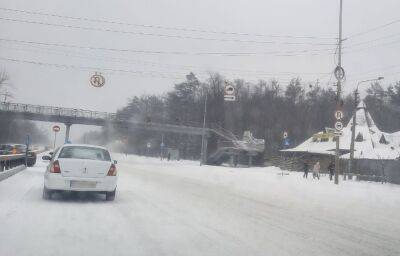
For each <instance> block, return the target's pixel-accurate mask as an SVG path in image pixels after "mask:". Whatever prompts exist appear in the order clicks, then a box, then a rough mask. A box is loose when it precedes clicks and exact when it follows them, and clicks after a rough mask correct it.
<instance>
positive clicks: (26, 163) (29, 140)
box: [25, 134, 31, 166]
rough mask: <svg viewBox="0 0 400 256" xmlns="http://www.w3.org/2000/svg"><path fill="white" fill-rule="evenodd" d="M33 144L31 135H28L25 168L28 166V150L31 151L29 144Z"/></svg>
mask: <svg viewBox="0 0 400 256" xmlns="http://www.w3.org/2000/svg"><path fill="white" fill-rule="evenodd" d="M30 142H31V138H30V137H29V134H27V135H26V138H25V145H26V150H25V166H28V150H29V144H30Z"/></svg>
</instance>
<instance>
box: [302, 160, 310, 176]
mask: <svg viewBox="0 0 400 256" xmlns="http://www.w3.org/2000/svg"><path fill="white" fill-rule="evenodd" d="M308 171H309V166H308V163H307V162H305V161H304V164H303V172H304V174H303V178H306V179H307V177H308Z"/></svg>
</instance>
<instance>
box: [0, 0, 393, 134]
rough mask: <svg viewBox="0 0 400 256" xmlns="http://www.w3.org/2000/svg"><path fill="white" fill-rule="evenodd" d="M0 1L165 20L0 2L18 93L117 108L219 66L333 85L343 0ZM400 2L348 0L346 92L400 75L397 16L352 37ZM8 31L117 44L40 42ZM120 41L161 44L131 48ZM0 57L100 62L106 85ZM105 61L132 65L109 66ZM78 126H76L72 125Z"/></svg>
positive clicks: (235, 72)
mask: <svg viewBox="0 0 400 256" xmlns="http://www.w3.org/2000/svg"><path fill="white" fill-rule="evenodd" d="M0 8H10V9H16V10H23V11H34V12H43V13H48V14H56V15H63V16H73V17H81V18H88V19H102V20H107V21H116V22H123V23H130V24H137V25H151V26H156V27H158V26H162V27H164V28H155V27H152V28H150V27H146V26H133V25H118V24H114V25H113V24H107V23H100V22H89V21H84V20H72V19H66V18H59V17H54V16H44V15H33V14H28V13H22V12H13V11H5V10H4V9H3V10H0V31H1V34H0V68H1V69H4V70H5V71H7V72H8V73H9V75H10V79H11V80H10V82H11V84H12V88H11V89H10V90H11V91H12V93H13V94H14V99H13V100H14V101H15V102H24V103H32V104H44V105H58V106H65V107H73V108H84V109H93V110H99V111H110V112H113V111H116V110H117V109H118V108H120V107H122V106H124V105H125V104H126V102H127V99H128V98H129V97H131V96H134V95H139V94H142V93H155V92H159V93H162V92H164V91H167V90H169V89H171V88H172V87H173V85H174V83H177V82H180V81H182V80H183V79H184V75H185V74H186V73H188V72H190V71H193V72H194V73H195V74H197V75H198V77H199V78H201V79H205V78H206V77H207V72H209V71H215V72H220V73H221V74H223V75H224V76H225V77H226V78H227V79H231V80H232V79H235V78H244V79H246V80H249V81H257V80H258V79H265V80H269V79H271V78H277V79H279V80H280V81H281V82H282V84H283V85H284V84H285V83H286V82H287V81H288V80H289V79H290V78H291V77H295V76H299V77H301V78H302V79H303V80H304V81H316V80H317V79H319V81H320V82H321V84H322V85H324V86H327V85H326V84H327V83H328V81H329V80H330V78H331V75H330V74H329V72H331V71H332V70H333V69H334V67H335V62H334V55H333V53H332V52H333V51H334V50H335V45H334V44H335V39H334V38H335V37H337V32H338V31H337V30H338V12H339V0H302V1H298V0H257V1H256V0H254V1H249V0H247V1H245V0H243V1H232V0H231V1H228V0H220V1H218V0H202V1H190V0H184V1H183V0H182V1H173V0H158V1H151V0H147V1H143V0H142V1H135V0H113V1H109V0H107V1H106V0H96V1H87V0H79V1H78V0H69V1H55V0H47V1H39V0H36V1H28V0H2V1H1V3H0ZM399 9H400V2H399V1H398V0H381V1H376V0H344V13H343V21H344V24H343V26H344V37H345V38H346V37H349V38H348V39H347V40H346V41H345V44H344V50H343V51H344V55H343V66H344V68H345V70H346V73H347V83H346V84H345V91H347V92H350V91H351V88H354V85H355V84H356V82H357V81H359V80H362V79H368V78H374V77H376V76H385V82H384V84H389V83H391V82H393V81H395V80H396V79H400V75H399V74H400V73H399V72H398V71H400V63H399V50H400V34H398V31H399V29H400V22H397V23H394V24H392V25H389V26H386V27H384V28H381V29H378V30H374V31H371V32H370V33H366V34H363V35H359V36H354V37H351V35H353V34H356V33H359V32H363V31H366V30H370V29H373V28H375V27H377V26H380V25H383V24H386V23H389V22H392V21H396V20H399V19H400V15H399V12H398V10H399ZM10 19H13V20H14V21H11V20H10ZM27 21H28V22H40V23H49V24H58V25H62V26H65V25H66V26H74V27H76V26H79V27H85V28H91V29H93V28H94V29H103V30H104V29H108V30H114V31H115V30H117V31H125V32H129V33H121V32H106V31H93V30H88V29H82V28H81V29H79V28H71V27H60V26H49V25H44V24H31V23H26V22H27ZM165 27H171V28H176V27H177V28H181V29H179V30H176V29H165ZM182 29H188V30H186V31H184V30H182ZM191 30H202V31H209V32H199V31H191ZM210 31H217V32H218V33H212V32H210ZM219 32H233V33H239V34H240V35H238V34H233V33H219ZM149 34H152V35H149ZM155 34H156V35H155ZM157 35H158V36H157ZM270 35H275V36H276V35H279V36H281V37H275V36H274V37H271V36H270ZM166 36H168V37H166ZM177 37H181V38H177ZM182 37H184V38H182ZM188 37H191V38H192V39H189V38H188ZM193 37H195V38H196V39H193ZM293 37H296V38H293ZM302 37H306V38H302ZM308 37H312V38H308ZM1 39H3V40H1ZM4 39H5V40H20V41H31V42H41V43H50V44H67V45H76V46H85V47H95V48H113V49H117V50H118V51H106V50H89V49H82V48H80V49H79V48H71V47H56V46H43V45H42V46H38V45H35V44H32V43H30V44H22V43H17V42H15V41H14V42H10V41H4ZM357 44H359V45H357ZM352 45H354V46H352ZM351 46H352V47H351ZM346 47H348V48H346ZM122 49H129V50H139V51H151V52H154V51H157V52H160V51H161V52H164V53H151V54H150V53H133V52H123V51H120V50H122ZM165 52H167V53H165ZM171 52H180V54H171ZM199 53H201V54H200V55H199ZM204 53H217V54H216V55H204ZM223 53H258V54H256V55H250V56H249V55H247V56H226V55H221V54H223ZM283 55H286V56H283ZM288 55H289V56H288ZM1 58H8V59H15V60H23V61H34V62H41V63H51V64H61V65H73V66H75V67H88V66H89V67H96V68H98V70H99V71H101V72H102V73H103V75H104V76H105V78H106V85H105V86H104V87H103V88H93V87H91V86H90V84H89V77H90V76H91V75H92V74H93V73H94V70H93V71H91V70H82V69H71V68H69V69H66V68H56V67H52V66H40V65H33V64H27V63H20V62H10V61H6V60H4V59H1ZM104 68H108V69H118V70H130V71H133V73H126V72H123V73H121V72H107V71H106V70H104ZM138 72H139V73H138ZM288 72H289V73H290V74H288ZM326 73H328V74H326ZM333 81H334V79H333V78H332V80H331V82H333ZM72 134H73V136H77V133H76V132H75V133H74V132H73V133H72ZM74 134H75V135H74Z"/></svg>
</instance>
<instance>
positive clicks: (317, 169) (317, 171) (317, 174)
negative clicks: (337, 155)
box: [303, 161, 335, 180]
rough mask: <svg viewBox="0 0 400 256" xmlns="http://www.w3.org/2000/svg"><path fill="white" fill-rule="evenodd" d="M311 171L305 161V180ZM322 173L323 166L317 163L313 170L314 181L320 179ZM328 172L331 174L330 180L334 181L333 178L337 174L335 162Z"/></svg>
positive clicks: (331, 164) (330, 165)
mask: <svg viewBox="0 0 400 256" xmlns="http://www.w3.org/2000/svg"><path fill="white" fill-rule="evenodd" d="M309 171H310V168H309V165H308V163H307V162H306V161H305V162H304V165H303V172H304V174H303V178H306V179H307V178H308V173H309ZM320 172H321V164H320V163H319V161H317V162H316V163H315V164H314V166H313V168H312V176H313V179H315V178H317V179H319V177H320ZM328 172H329V179H330V180H332V178H333V176H334V174H335V163H334V162H333V161H331V162H330V163H329V165H328Z"/></svg>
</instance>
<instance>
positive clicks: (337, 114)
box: [335, 110, 343, 120]
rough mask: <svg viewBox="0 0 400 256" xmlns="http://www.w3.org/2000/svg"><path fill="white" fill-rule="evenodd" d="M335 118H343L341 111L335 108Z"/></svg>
mask: <svg viewBox="0 0 400 256" xmlns="http://www.w3.org/2000/svg"><path fill="white" fill-rule="evenodd" d="M335 118H336V120H342V118H343V112H342V111H340V110H336V111H335Z"/></svg>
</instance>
